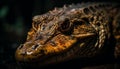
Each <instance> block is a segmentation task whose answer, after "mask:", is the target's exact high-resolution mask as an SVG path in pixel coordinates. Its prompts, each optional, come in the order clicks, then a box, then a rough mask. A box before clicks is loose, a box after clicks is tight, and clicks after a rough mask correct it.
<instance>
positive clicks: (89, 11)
mask: <svg viewBox="0 0 120 69" xmlns="http://www.w3.org/2000/svg"><path fill="white" fill-rule="evenodd" d="M113 48H115V49H114V50H115V51H114V54H115V57H116V58H118V57H120V8H119V4H114V3H82V4H76V5H69V6H64V7H63V8H55V9H54V10H52V11H49V12H48V13H45V14H43V15H36V16H35V17H33V23H32V28H31V30H30V31H29V32H28V36H27V40H26V42H25V43H24V44H21V45H20V46H19V47H18V48H17V50H16V54H15V56H16V60H17V61H18V62H21V63H22V62H23V63H37V64H38V65H45V64H52V63H58V62H64V61H68V60H70V59H75V58H81V57H82V58H84V57H88V58H89V57H90V58H91V57H95V56H99V55H102V54H103V53H106V52H108V50H109V51H110V49H113Z"/></svg>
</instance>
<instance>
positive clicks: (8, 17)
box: [0, 0, 116, 69]
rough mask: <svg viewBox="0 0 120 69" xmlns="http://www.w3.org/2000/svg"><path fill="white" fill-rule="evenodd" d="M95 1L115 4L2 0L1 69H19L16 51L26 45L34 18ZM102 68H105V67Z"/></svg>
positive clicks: (0, 28)
mask: <svg viewBox="0 0 120 69" xmlns="http://www.w3.org/2000/svg"><path fill="white" fill-rule="evenodd" d="M94 1H96V2H100V1H102V2H113V1H112V0H30V1H29V0H0V65H1V67H0V69H1V68H2V69H19V66H17V64H16V61H15V58H14V54H15V50H16V48H17V47H18V46H19V45H20V44H21V43H24V41H25V39H26V36H27V32H28V31H29V29H30V28H31V26H32V25H31V24H32V17H33V16H35V15H38V14H39V15H40V14H43V13H45V12H48V11H49V10H52V9H54V7H62V6H63V5H64V4H72V3H75V4H76V3H81V2H94ZM77 65H79V64H77ZM115 65H116V64H114V65H113V67H114V66H115ZM100 66H102V67H103V68H104V65H100ZM106 66H109V64H106ZM110 66H111V63H110ZM93 67H94V68H99V69H101V68H100V67H96V66H93ZM85 68H86V67H85ZM90 68H91V67H90ZM90 68H89V67H88V69H90ZM86 69H87V68H86ZM91 69H93V68H91ZM108 69H109V68H108Z"/></svg>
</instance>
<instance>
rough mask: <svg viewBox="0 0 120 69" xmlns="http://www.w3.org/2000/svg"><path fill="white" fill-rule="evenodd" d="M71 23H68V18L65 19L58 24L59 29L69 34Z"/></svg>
mask: <svg viewBox="0 0 120 69" xmlns="http://www.w3.org/2000/svg"><path fill="white" fill-rule="evenodd" d="M71 29H72V24H71V23H70V21H69V19H65V21H63V23H62V24H61V26H60V31H61V32H62V33H65V34H71V31H72V30H71Z"/></svg>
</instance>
